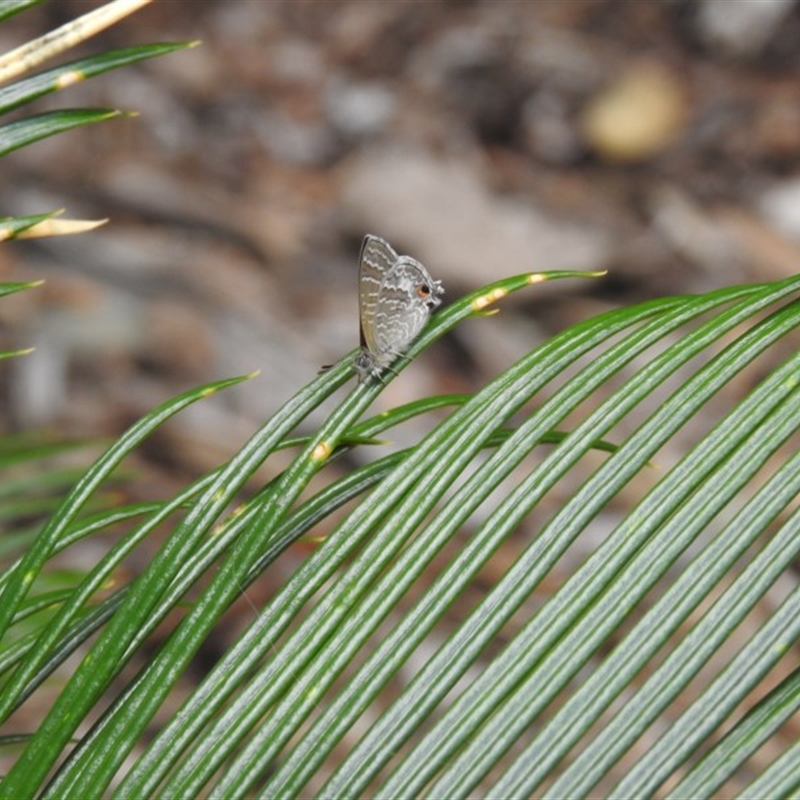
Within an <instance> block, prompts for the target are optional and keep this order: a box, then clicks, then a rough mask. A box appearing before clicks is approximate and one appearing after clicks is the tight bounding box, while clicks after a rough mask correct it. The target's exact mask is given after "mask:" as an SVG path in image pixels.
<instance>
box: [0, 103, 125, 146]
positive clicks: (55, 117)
mask: <svg viewBox="0 0 800 800" xmlns="http://www.w3.org/2000/svg"><path fill="white" fill-rule="evenodd" d="M122 115H123V112H122V111H116V110H114V109H111V108H70V109H62V110H58V111H45V112H44V113H43V114H36V115H34V116H32V117H26V118H25V119H20V120H16V121H14V122H9V123H7V124H6V125H3V126H0V157H2V156H5V155H7V154H8V153H11V152H12V151H14V150H18V149H19V148H20V147H25V146H26V145H29V144H33V143H34V142H38V141H39V140H40V139H46V138H47V137H48V136H55V135H56V134H58V133H64V132H65V131H68V130H72V129H73V128H79V127H81V126H82V125H91V124H93V123H95V122H104V121H105V120H107V119H113V118H114V117H120V116H122Z"/></svg>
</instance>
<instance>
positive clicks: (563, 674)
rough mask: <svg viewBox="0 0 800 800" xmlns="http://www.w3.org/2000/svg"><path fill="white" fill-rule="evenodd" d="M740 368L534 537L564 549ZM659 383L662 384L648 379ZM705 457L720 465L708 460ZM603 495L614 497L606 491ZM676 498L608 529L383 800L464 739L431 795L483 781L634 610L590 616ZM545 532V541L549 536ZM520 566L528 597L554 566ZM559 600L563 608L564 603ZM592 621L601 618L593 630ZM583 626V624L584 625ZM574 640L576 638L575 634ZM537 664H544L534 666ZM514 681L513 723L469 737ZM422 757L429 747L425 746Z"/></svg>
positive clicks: (751, 306)
mask: <svg viewBox="0 0 800 800" xmlns="http://www.w3.org/2000/svg"><path fill="white" fill-rule="evenodd" d="M767 296H769V293H767ZM764 299H765V296H764V295H762V296H761V298H760V300H761V301H762V302H763V300H764ZM759 305H760V303H759V302H758V300H753V301H750V302H747V301H745V302H743V303H741V304H740V305H739V306H736V307H733V308H731V309H728V310H726V311H725V312H723V313H722V314H720V315H719V317H718V318H717V319H714V320H710V321H709V322H708V323H706V324H704V325H703V326H701V327H700V328H698V330H697V331H694V332H692V333H691V334H688V335H687V336H686V337H685V338H684V340H683V341H682V342H680V343H678V344H676V345H673V346H672V347H670V348H668V349H667V350H666V351H665V352H664V353H663V354H661V355H660V356H657V357H656V358H655V359H654V360H653V361H652V362H651V363H650V364H649V365H648V366H647V367H646V368H645V369H643V370H642V371H641V372H640V373H638V374H637V376H636V377H635V378H634V379H633V380H632V381H631V382H629V384H628V385H627V386H626V387H625V390H624V394H625V395H628V394H629V392H631V391H635V389H634V387H635V386H636V385H637V384H640V385H643V386H645V387H646V388H647V391H648V393H649V392H651V391H653V390H654V389H657V388H658V387H659V386H660V384H661V381H662V380H663V377H664V374H665V371H666V372H671V371H672V368H673V367H674V366H677V365H678V364H680V363H683V361H684V358H685V357H686V356H688V355H690V354H693V353H697V352H698V346H699V345H702V346H703V347H705V346H708V345H709V344H711V343H712V342H714V341H715V340H716V339H717V338H718V337H720V336H722V335H724V334H725V332H726V331H729V330H731V329H732V328H733V327H735V326H736V324H737V323H738V322H740V321H742V319H743V317H747V316H749V315H750V314H751V313H753V311H754V310H756V309H757V308H758V306H759ZM722 320H724V324H722ZM764 346H766V345H765V344H764V343H763V341H761V342H760V343H757V344H756V345H754V347H756V348H758V347H764ZM756 351H757V350H756ZM675 359H677V362H676V361H675ZM741 359H742V356H741V354H740V353H728V354H727V355H726V357H725V358H722V357H718V358H717V359H716V360H715V361H712V362H711V363H710V364H709V365H706V366H705V367H704V368H703V369H702V370H701V371H700V372H698V373H697V375H696V376H695V377H694V378H693V379H691V380H690V381H689V382H687V383H686V384H684V385H683V386H682V387H681V389H680V390H679V391H678V392H676V393H675V395H673V397H672V398H670V399H669V400H668V401H666V402H665V403H664V404H663V405H662V406H661V407H660V408H659V410H658V411H657V412H656V413H655V414H654V415H652V416H651V417H650V418H649V419H648V420H647V421H646V422H645V423H644V424H643V425H642V426H641V427H640V428H639V430H638V431H637V432H636V433H635V434H633V435H632V436H631V437H630V439H629V440H628V441H627V442H625V443H624V444H623V445H622V446H621V448H620V450H619V452H618V453H617V454H616V455H615V456H612V458H611V459H609V460H608V461H607V462H606V463H605V464H604V465H603V466H602V467H601V468H600V469H599V470H598V471H597V472H596V473H595V475H594V476H593V477H592V478H590V479H589V480H588V481H587V482H586V484H585V485H584V487H583V488H582V490H581V492H579V493H578V495H576V496H574V497H573V498H572V499H571V500H570V502H569V503H567V504H566V506H565V507H564V508H563V509H561V510H560V511H559V513H558V514H557V515H556V516H555V517H554V518H553V519H552V520H551V521H550V522H549V523H548V525H547V526H546V527H545V528H544V529H543V530H542V531H541V532H540V535H539V540H546V538H547V537H548V536H550V535H553V534H554V535H556V536H557V537H559V538H562V539H567V538H569V539H571V537H572V536H574V535H576V533H577V532H578V531H580V530H581V529H582V528H583V526H585V524H586V523H587V522H588V520H589V519H591V518H592V517H593V516H594V514H595V513H596V512H597V511H598V510H599V508H600V507H602V506H603V505H604V504H605V503H606V502H607V501H608V498H609V497H611V496H613V494H614V493H615V492H616V489H617V487H619V486H621V485H622V484H620V483H619V479H620V478H623V483H624V482H626V481H627V479H628V478H629V477H630V476H624V474H623V472H624V471H627V470H630V469H632V468H634V467H635V465H636V464H637V463H638V464H639V466H641V465H642V464H643V463H645V461H646V460H649V459H650V458H652V455H653V453H654V452H655V449H654V448H657V447H659V446H660V445H661V444H662V443H663V442H664V441H665V439H666V438H668V437H669V436H670V435H671V434H672V433H674V431H675V430H677V429H678V428H679V427H681V426H682V425H683V424H684V423H685V422H686V420H687V419H690V418H691V417H692V415H693V414H694V413H695V411H696V409H697V408H698V407H699V406H700V405H702V403H704V402H705V401H706V399H708V397H709V396H711V395H712V394H713V393H714V392H715V391H716V390H717V388H718V387H719V385H721V384H722V383H724V381H726V380H728V379H729V378H730V376H731V375H733V374H735V373H736V372H737V371H738V369H739V365H740V364H741V363H742V362H741ZM659 374H660V375H661V377H658V378H656V376H658V375H659ZM618 394H620V393H618ZM621 401H622V398H620V397H614V396H612V397H611V398H610V399H609V400H608V401H606V403H604V404H603V406H606V407H607V408H608V409H613V408H614V407H615V405H616V404H617V403H619V402H621ZM603 406H601V407H600V409H598V411H597V412H595V413H594V414H592V415H590V417H589V419H587V422H586V423H584V424H590V422H591V419H592V417H593V416H596V415H597V416H602V415H603V414H604V413H606V411H605V409H604V408H603ZM731 441H732V440H730V439H729V438H728V437H727V436H726V435H723V434H720V435H718V436H717V438H716V445H715V446H716V447H717V448H725V447H728V446H730V442H731ZM714 453H716V451H714ZM634 454H635V455H634ZM557 457H558V452H556V453H555V454H554V459H555V458H557ZM711 457H712V458H717V459H718V458H719V456H718V455H716V454H715V455H713V456H711ZM708 458H709V457H706V456H704V460H703V461H701V464H705V463H707V460H708ZM617 462H620V464H621V465H622V466H621V467H618V466H617ZM712 463H713V462H712ZM706 468H708V467H706ZM546 469H548V465H547V464H543V465H542V466H541V467H540V470H546ZM673 487H674V488H673ZM609 489H612V490H613V491H609ZM682 490H684V486H683V484H682V482H681V481H680V480H679V479H673V478H672V477H671V476H667V478H665V480H664V481H662V482H661V484H659V487H658V489H657V490H654V492H653V493H652V495H651V499H650V500H649V501H648V503H649V505H645V504H643V505H642V507H641V510H640V511H639V513H637V514H636V515H632V516H631V517H630V518H629V520H628V522H627V523H623V524H622V525H621V526H619V527H618V528H617V529H616V531H615V532H614V533H613V534H612V536H611V537H609V538H608V539H607V540H606V541H605V542H604V543H603V545H602V546H601V547H600V548H599V549H598V551H597V552H596V553H595V554H594V555H593V556H592V557H591V558H590V559H589V560H588V561H587V563H586V564H585V565H584V566H583V567H582V568H581V569H580V570H578V571H577V572H576V573H575V574H574V575H573V576H572V577H571V578H570V579H569V581H568V582H567V584H566V585H565V587H564V588H563V589H562V591H560V592H559V593H557V594H556V595H554V596H553V597H552V598H551V600H550V601H549V602H548V603H547V604H546V605H545V607H544V608H543V609H542V611H541V612H540V613H539V614H538V615H537V616H536V617H534V618H533V619H532V620H531V621H530V622H529V623H528V625H527V626H526V627H525V628H523V630H522V631H521V632H520V633H519V634H518V635H517V637H516V638H515V640H513V641H512V642H511V644H510V645H509V647H508V648H507V650H506V651H505V652H504V653H503V654H502V655H501V656H500V657H499V658H498V659H496V661H495V662H494V663H493V664H491V665H490V667H489V668H487V669H486V671H485V672H484V674H483V675H482V676H481V677H480V678H479V679H478V680H477V681H476V682H475V683H474V685H473V686H471V687H470V688H469V689H468V690H467V691H465V692H464V694H463V695H462V697H461V698H459V700H458V701H456V702H455V703H454V705H453V707H452V708H451V709H450V710H449V711H448V713H447V714H446V715H445V716H444V718H443V719H442V720H441V721H440V722H439V723H438V724H437V725H436V726H434V729H433V730H432V731H431V733H430V734H428V736H427V737H426V739H427V740H431V739H433V738H434V737H436V738H435V740H436V741H437V742H438V744H439V747H438V749H437V751H436V752H435V753H431V754H430V755H428V752H430V751H429V750H428V751H426V750H425V746H426V739H423V740H422V741H421V742H420V743H419V744H418V745H417V746H416V747H415V750H416V751H417V752H419V753H420V755H421V757H422V759H423V761H424V762H426V763H424V764H419V762H417V766H418V767H419V769H418V771H415V772H414V773H413V774H411V772H410V770H409V769H408V767H407V766H401V767H400V768H399V769H398V771H397V774H396V776H393V778H392V779H391V780H390V781H389V782H387V784H385V786H384V789H383V791H386V792H388V793H393V792H397V791H401V790H402V791H412V792H413V791H414V789H413V788H412V787H420V786H421V785H424V777H425V776H427V777H428V778H430V777H432V770H433V768H434V767H438V766H439V765H441V764H443V759H444V757H445V755H446V754H447V753H453V752H455V750H456V749H457V748H458V747H459V745H460V743H462V742H463V741H464V740H465V739H466V738H467V737H470V739H471V741H470V744H469V745H468V746H467V747H466V748H465V749H464V750H463V751H462V752H461V753H460V755H459V756H458V758H456V759H455V760H454V761H452V762H448V764H447V769H446V771H445V773H444V774H443V776H442V777H441V778H440V779H439V781H438V782H437V783H436V784H435V786H434V788H433V789H432V791H434V792H436V791H439V792H445V793H447V792H450V791H453V792H455V793H459V792H461V791H468V790H466V789H465V788H464V787H465V786H467V785H472V784H474V783H475V782H476V781H477V780H478V779H479V778H480V777H481V776H482V774H483V772H485V770H486V769H487V767H488V764H489V763H490V761H491V760H492V759H493V758H496V757H497V753H500V752H503V751H504V749H505V748H507V747H508V746H509V745H510V744H511V738H512V737H513V736H514V734H515V732H516V735H519V733H520V732H521V731H522V730H524V729H525V728H526V727H527V725H528V724H529V723H530V721H531V720H532V719H533V718H534V717H535V715H536V714H537V713H539V711H541V709H542V708H544V707H545V706H546V704H547V703H548V702H549V701H550V700H551V699H552V698H553V697H554V696H555V695H556V694H557V692H558V691H559V690H560V688H561V687H563V685H565V684H566V682H567V681H568V680H569V678H570V676H571V675H572V674H574V673H575V672H576V671H577V670H578V669H579V668H580V667H581V665H582V664H583V663H585V661H586V659H588V657H589V656H590V655H591V653H592V652H593V650H594V648H596V647H597V646H599V644H600V643H601V642H602V639H603V636H602V635H601V631H608V630H609V629H613V626H612V624H611V620H612V619H615V618H616V619H617V620H619V619H621V618H622V616H623V610H624V609H626V608H628V607H629V606H628V605H621V603H622V601H623V599H624V600H625V601H626V602H630V603H635V600H632V599H629V598H627V597H625V598H618V599H617V602H616V604H614V603H609V606H608V608H607V611H606V612H605V613H602V614H601V613H597V614H593V610H592V608H591V606H592V604H593V603H594V601H595V599H596V598H597V597H598V596H600V595H601V594H602V593H603V592H604V591H605V588H606V586H607V584H608V583H609V582H610V581H612V580H614V579H615V577H616V575H617V574H618V573H619V572H620V570H622V569H623V568H624V567H625V565H626V564H627V563H628V561H629V560H630V559H631V558H632V557H633V555H634V554H635V553H636V552H637V551H638V549H639V548H640V547H641V546H642V544H643V543H644V542H646V541H647V539H648V538H649V536H650V535H652V533H653V532H654V531H655V530H657V528H658V526H659V525H660V524H661V523H662V522H663V520H664V519H665V518H666V517H668V516H669V513H671V512H668V511H667V509H666V508H665V506H664V504H663V501H662V500H661V498H662V497H664V498H667V499H669V498H670V497H671V496H672V492H678V493H680V492H681V491H682ZM678 497H680V494H678ZM678 502H680V500H678ZM551 531H552V532H553V534H551V533H550V532H551ZM540 547H541V546H540ZM558 551H559V552H560V551H563V547H559V548H558ZM534 552H535V550H534ZM608 553H611V554H613V555H612V556H611V557H609V556H608V555H606V554H608ZM527 562H528V559H527V558H523V559H520V560H518V562H517V564H515V565H514V568H513V569H512V570H510V571H509V573H508V574H507V575H506V576H505V578H504V581H507V580H510V579H513V578H514V577H515V575H514V573H515V572H517V571H518V570H519V573H520V574H519V576H518V577H519V581H520V584H521V586H525V584H526V583H528V585H527V587H525V588H526V589H527V591H528V593H529V592H530V591H531V590H532V588H533V587H532V586H531V585H530V583H529V578H528V576H527V574H523V573H525V572H526V570H525V567H526V566H528V567H529V568H530V569H532V570H533V574H534V575H535V573H536V570H538V569H543V568H545V567H547V566H548V565H551V564H552V563H554V561H553V558H552V556H551V555H550V554H549V553H548V554H547V555H544V554H542V555H540V558H539V559H538V562H539V563H537V565H536V567H532V566H531V565H530V564H528V563H527ZM646 563H648V562H646ZM540 565H541V566H540ZM627 585H628V584H627V582H626V583H625V584H624V585H622V588H626V587H627ZM615 586H616V584H615ZM567 587H569V590H568V589H567ZM637 588H643V586H642V584H639V586H638V587H637ZM562 598H569V599H568V600H567V601H566V602H565V600H563V599H562ZM598 616H599V617H600V620H599V621H598V619H597V617H598ZM590 617H591V619H592V622H591V624H589V623H588V619H589V618H590ZM585 620H586V622H585ZM575 622H578V623H579V625H578V626H577V627H576V629H575V631H570V628H571V627H572V626H573V625H574V624H575ZM579 630H580V632H578V631H579ZM565 635H567V637H568V639H569V641H570V642H571V643H572V644H571V647H573V648H574V649H568V648H567V647H566V646H565V645H561V644H560V645H559V649H558V651H557V652H556V653H555V657H556V658H558V663H554V662H553V660H552V659H548V658H547V654H548V652H549V649H550V648H551V647H552V646H553V645H554V644H555V643H556V642H557V641H558V642H560V641H561V640H562V637H564V636H565ZM567 653H569V657H566V654H567ZM541 659H544V660H542V661H541V663H538V662H539V661H540V660H541ZM537 664H538V665H537ZM535 665H537V666H536V669H535V670H533V669H532V668H533V667H534V666H535ZM521 680H522V681H523V683H522V684H521V686H522V689H523V690H524V688H525V687H526V686H531V687H534V686H535V687H536V689H535V691H533V692H532V694H533V695H534V696H533V697H528V696H526V698H525V702H526V705H524V706H523V705H520V702H521V701H520V700H519V699H518V698H517V699H516V700H514V708H515V710H516V712H517V713H515V714H514V716H513V719H512V720H508V718H507V717H506V719H507V724H506V726H505V727H504V729H503V730H500V729H499V728H498V726H497V725H496V720H497V719H499V717H495V718H494V720H489V721H488V722H487V724H486V727H485V729H483V730H481V732H480V733H479V734H476V733H475V732H476V731H477V730H478V726H479V725H481V724H482V721H483V720H486V719H488V718H489V717H490V716H491V715H493V714H494V712H495V711H496V709H497V708H498V705H499V706H500V707H501V708H502V707H505V706H508V705H509V704H510V703H511V702H512V700H511V698H513V697H514V696H515V695H514V694H513V692H514V691H515V690H517V689H515V687H519V685H520V681H521ZM479 741H480V742H481V743H482V746H483V748H482V749H481V750H480V752H478V747H477V742H479ZM428 747H430V745H429V744H428ZM468 752H469V753H471V754H472V756H473V758H474V762H473V763H470V764H466V761H467V756H466V753H468Z"/></svg>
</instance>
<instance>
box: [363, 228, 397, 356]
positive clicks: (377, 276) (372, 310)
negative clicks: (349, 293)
mask: <svg viewBox="0 0 800 800" xmlns="http://www.w3.org/2000/svg"><path fill="white" fill-rule="evenodd" d="M397 258H398V257H397V253H395V251H394V250H393V249H392V247H391V245H390V244H389V243H388V242H387V241H385V240H384V239H381V238H380V237H379V236H372V235H367V236H365V237H364V241H363V242H362V244H361V253H360V254H359V256H358V319H359V324H360V327H361V346H362V347H366V348H367V350H369V351H370V352H372V353H374V352H376V338H375V331H376V328H377V324H378V320H379V317H378V314H379V308H380V297H381V286H382V285H383V280H384V278H385V277H386V274H387V273H388V272H389V271H390V270H391V268H392V267H393V266H394V265H395V264H396V263H397Z"/></svg>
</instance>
